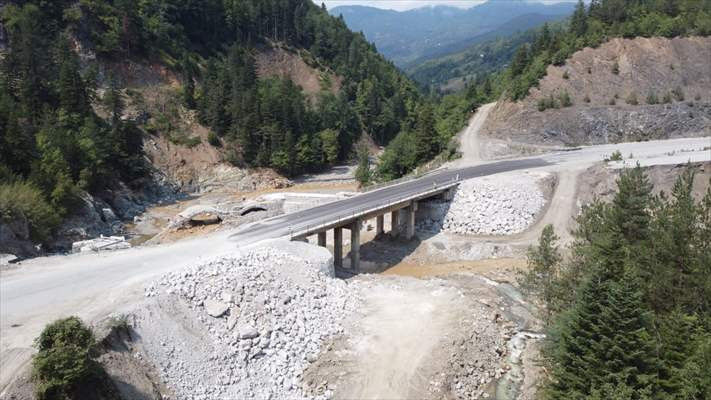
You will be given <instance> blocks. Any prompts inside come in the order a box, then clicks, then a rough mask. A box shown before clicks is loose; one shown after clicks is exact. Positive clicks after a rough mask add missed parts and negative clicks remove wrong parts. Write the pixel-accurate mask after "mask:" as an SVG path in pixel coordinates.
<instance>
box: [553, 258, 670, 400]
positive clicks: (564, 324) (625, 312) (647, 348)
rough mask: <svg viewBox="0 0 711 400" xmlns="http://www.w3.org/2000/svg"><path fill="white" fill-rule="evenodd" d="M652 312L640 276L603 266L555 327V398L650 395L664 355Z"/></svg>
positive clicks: (638, 396)
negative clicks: (637, 279)
mask: <svg viewBox="0 0 711 400" xmlns="http://www.w3.org/2000/svg"><path fill="white" fill-rule="evenodd" d="M649 318H650V313H649V311H648V310H647V308H646V306H645V304H644V302H643V301H642V294H641V292H640V291H639V289H638V288H637V286H636V284H635V282H634V278H633V277H632V276H631V275H630V274H624V275H623V276H621V277H618V278H617V279H614V278H612V277H610V276H609V275H607V274H606V273H605V271H603V270H599V271H597V272H595V273H593V274H592V275H591V276H590V278H589V279H588V280H587V281H586V283H585V285H584V287H583V289H582V291H581V294H580V298H579V299H578V301H577V302H576V303H575V305H574V307H573V308H572V309H571V310H570V311H569V312H567V313H565V314H564V315H563V316H562V317H561V318H560V320H559V321H558V325H557V326H556V328H555V332H554V333H553V341H552V347H551V348H550V350H549V352H550V353H549V354H550V355H551V359H552V362H553V371H552V378H551V382H550V384H549V385H548V387H547V388H546V394H547V397H548V398H549V399H556V400H557V399H561V400H563V399H583V398H596V397H597V398H602V397H601V395H604V394H605V393H608V394H609V393H615V392H618V393H619V392H626V393H628V396H626V397H625V398H629V399H645V398H647V396H649V395H650V394H651V393H653V392H654V391H655V390H656V389H657V378H658V375H657V374H658V370H659V359H658V357H657V353H656V349H655V346H654V341H653V339H652V337H651V335H650V333H649V330H648V329H649V326H650V325H649V322H650V321H649Z"/></svg>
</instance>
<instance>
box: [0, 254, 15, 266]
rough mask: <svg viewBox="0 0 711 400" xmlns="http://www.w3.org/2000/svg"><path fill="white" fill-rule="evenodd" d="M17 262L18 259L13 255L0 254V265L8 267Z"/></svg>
mask: <svg viewBox="0 0 711 400" xmlns="http://www.w3.org/2000/svg"><path fill="white" fill-rule="evenodd" d="M17 260H18V258H17V256H16V255H14V254H0V265H9V264H11V263H13V262H15V261H17Z"/></svg>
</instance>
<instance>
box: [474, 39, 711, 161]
mask: <svg viewBox="0 0 711 400" xmlns="http://www.w3.org/2000/svg"><path fill="white" fill-rule="evenodd" d="M709 60H711V38H708V37H689V38H674V39H665V38H636V39H613V40H611V41H609V42H607V43H605V44H603V45H601V46H600V47H599V48H585V49H583V50H581V51H578V52H576V53H575V54H573V56H572V57H571V58H569V59H568V60H567V61H566V63H565V65H562V66H552V65H551V66H549V67H548V70H547V75H546V77H545V78H543V79H542V80H541V81H540V83H539V87H538V88H533V89H531V92H530V94H529V96H528V97H526V98H525V99H523V100H521V101H517V102H512V101H510V100H504V99H502V100H501V101H499V102H498V103H497V105H496V107H495V108H494V109H493V110H491V113H490V114H489V117H488V119H487V121H486V123H485V124H484V126H483V129H482V136H484V137H486V138H488V139H503V140H506V141H513V142H523V143H527V144H536V145H544V146H545V145H550V146H559V145H581V144H602V143H616V142H623V141H636V140H649V139H664V138H674V137H684V136H686V137H688V136H708V135H709V133H710V132H711V64H710V63H709ZM563 93H568V95H569V96H570V99H571V101H572V105H571V106H569V107H563V108H549V109H547V110H545V111H539V107H538V106H539V101H540V100H541V99H546V98H550V96H553V97H554V98H558V97H559V96H560V95H561V94H563ZM653 100H656V101H653ZM559 103H560V102H559ZM649 103H656V104H649ZM506 150H507V151H511V148H508V149H506ZM488 153H489V154H490V155H497V154H499V153H501V149H500V148H499V149H491V148H490V149H489V150H488Z"/></svg>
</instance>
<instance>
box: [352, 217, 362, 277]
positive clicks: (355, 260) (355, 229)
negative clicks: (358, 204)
mask: <svg viewBox="0 0 711 400" xmlns="http://www.w3.org/2000/svg"><path fill="white" fill-rule="evenodd" d="M360 226H361V220H360V218H358V219H356V220H355V221H353V223H352V224H351V272H353V273H354V274H357V273H359V272H360Z"/></svg>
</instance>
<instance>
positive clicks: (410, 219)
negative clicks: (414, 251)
mask: <svg viewBox="0 0 711 400" xmlns="http://www.w3.org/2000/svg"><path fill="white" fill-rule="evenodd" d="M416 211H417V202H416V201H413V202H412V203H410V205H409V206H407V207H405V221H404V222H405V223H404V225H405V226H404V232H403V235H404V237H405V239H406V240H410V239H412V238H413V237H414V236H415V212H416Z"/></svg>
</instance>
